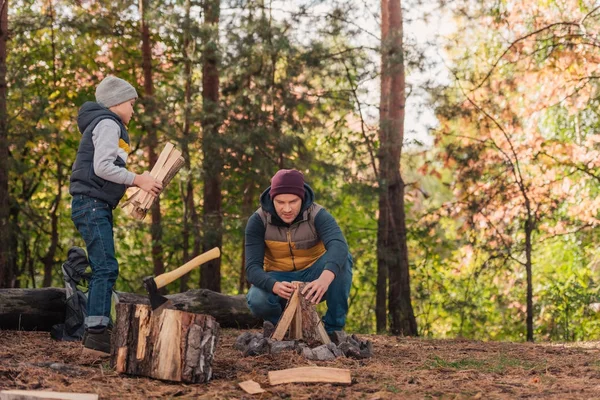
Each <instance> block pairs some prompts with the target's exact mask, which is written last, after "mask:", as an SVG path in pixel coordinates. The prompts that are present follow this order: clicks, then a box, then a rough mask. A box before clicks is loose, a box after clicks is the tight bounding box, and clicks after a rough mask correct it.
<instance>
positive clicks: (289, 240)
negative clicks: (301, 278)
mask: <svg viewBox="0 0 600 400" xmlns="http://www.w3.org/2000/svg"><path fill="white" fill-rule="evenodd" d="M287 240H288V246H289V248H290V255H291V256H292V267H294V271H295V270H296V262H295V261H294V252H293V251H292V235H291V234H290V229H289V228H288V230H287Z"/></svg>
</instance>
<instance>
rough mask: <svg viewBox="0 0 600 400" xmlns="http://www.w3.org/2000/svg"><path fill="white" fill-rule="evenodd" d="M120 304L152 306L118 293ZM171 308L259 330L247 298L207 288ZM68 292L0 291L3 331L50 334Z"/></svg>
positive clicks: (61, 318)
mask: <svg viewBox="0 0 600 400" xmlns="http://www.w3.org/2000/svg"><path fill="white" fill-rule="evenodd" d="M117 294H118V297H119V302H120V303H127V304H150V302H149V301H148V296H147V295H141V294H134V293H125V292H119V293H117ZM166 297H167V298H168V299H170V300H171V302H172V306H171V308H175V309H177V310H181V311H187V312H192V313H197V314H208V315H212V316H213V317H215V319H216V320H217V322H218V323H219V324H220V325H221V326H222V327H223V328H236V329H245V328H257V327H261V326H262V323H263V321H262V319H259V318H256V317H254V316H253V315H252V313H251V312H250V310H249V309H248V305H247V304H246V297H245V296H243V295H238V296H227V295H224V294H221V293H217V292H213V291H211V290H206V289H197V290H189V291H187V292H185V293H177V294H173V295H167V296H166ZM64 301H65V289H62V288H44V289H0V329H15V330H19V329H20V330H37V331H50V329H51V328H52V325H54V324H60V323H64V322H65V304H64Z"/></svg>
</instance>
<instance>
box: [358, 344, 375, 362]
mask: <svg viewBox="0 0 600 400" xmlns="http://www.w3.org/2000/svg"><path fill="white" fill-rule="evenodd" d="M360 355H361V357H362V358H371V357H373V343H372V342H371V341H370V340H367V341H366V342H360Z"/></svg>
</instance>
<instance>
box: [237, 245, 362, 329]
mask: <svg viewBox="0 0 600 400" xmlns="http://www.w3.org/2000/svg"><path fill="white" fill-rule="evenodd" d="M324 267H325V262H324V260H323V257H321V258H320V259H318V260H317V261H316V262H315V263H314V264H313V265H312V266H311V267H310V268H306V269H303V270H302V271H290V272H279V271H272V272H267V274H269V275H270V276H272V277H273V278H275V279H277V281H278V282H282V281H287V282H292V281H300V282H312V281H314V280H316V279H318V278H319V276H321V272H323V269H324ZM351 286H352V256H351V255H350V254H348V258H347V260H346V263H345V264H344V266H343V267H342V268H341V270H340V272H339V274H338V275H336V277H335V279H334V280H333V282H331V285H329V288H328V289H327V292H326V293H325V296H323V299H324V300H325V301H326V302H327V313H326V314H325V318H323V322H325V330H326V331H327V332H329V333H331V332H333V331H340V330H342V329H344V325H346V315H347V314H348V297H349V296H350V287H351ZM246 299H247V300H248V307H249V308H250V311H251V312H252V314H253V315H254V316H256V317H259V318H262V319H264V320H266V321H270V322H272V323H273V325H275V324H277V322H278V321H279V318H280V317H281V314H282V313H283V309H284V308H285V304H286V300H285V299H284V298H282V297H279V296H277V295H276V294H275V293H273V292H267V291H265V290H262V289H260V288H257V287H256V286H252V287H251V288H250V290H249V291H248V294H247V295H246ZM321 301H323V300H321Z"/></svg>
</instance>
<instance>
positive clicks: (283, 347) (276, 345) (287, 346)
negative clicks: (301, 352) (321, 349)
mask: <svg viewBox="0 0 600 400" xmlns="http://www.w3.org/2000/svg"><path fill="white" fill-rule="evenodd" d="M270 349H271V354H279V353H281V352H282V351H290V350H295V349H296V342H294V341H293V340H284V341H281V342H280V341H277V340H273V341H272V342H271V343H270Z"/></svg>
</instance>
